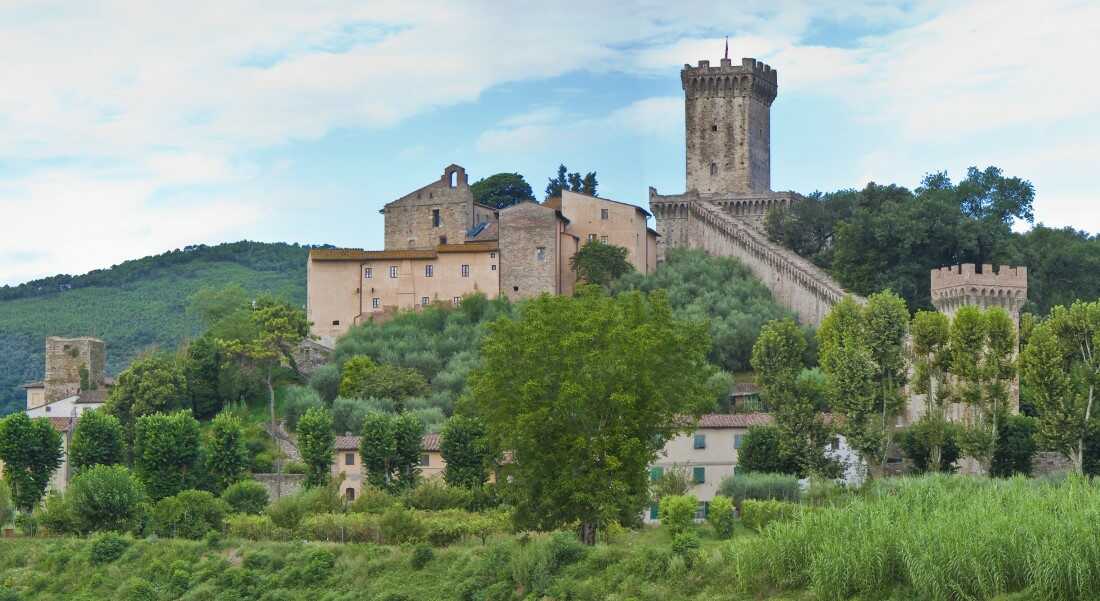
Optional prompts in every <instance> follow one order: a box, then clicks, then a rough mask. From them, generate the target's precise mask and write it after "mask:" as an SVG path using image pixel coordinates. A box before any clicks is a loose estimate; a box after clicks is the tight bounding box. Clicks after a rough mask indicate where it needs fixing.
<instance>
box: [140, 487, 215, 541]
mask: <svg viewBox="0 0 1100 601" xmlns="http://www.w3.org/2000/svg"><path fill="white" fill-rule="evenodd" d="M229 511H230V507H229V504H228V503H226V502H225V501H223V500H221V499H219V498H217V497H215V496H214V495H213V494H211V493H209V492H207V491H205V490H185V491H183V492H181V493H179V494H177V495H174V496H171V497H165V498H163V499H161V500H160V501H157V504H156V506H154V507H153V513H152V516H151V519H150V527H151V528H152V530H153V532H154V533H156V535H157V536H165V537H172V538H190V539H195V540H197V539H200V538H202V537H203V536H205V535H206V533H207V532H209V531H211V530H216V531H220V530H221V529H222V528H223V526H224V525H225V516H226V515H227V514H228V513H229Z"/></svg>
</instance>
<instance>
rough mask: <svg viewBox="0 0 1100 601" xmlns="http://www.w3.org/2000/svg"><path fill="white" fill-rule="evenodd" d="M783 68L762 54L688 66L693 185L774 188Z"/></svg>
mask: <svg viewBox="0 0 1100 601" xmlns="http://www.w3.org/2000/svg"><path fill="white" fill-rule="evenodd" d="M776 75H777V71H775V70H773V69H772V68H771V67H769V66H768V65H765V64H764V63H762V62H758V61H757V60H756V59H752V58H743V59H741V64H740V65H737V66H734V65H733V62H732V61H731V60H730V59H729V58H723V59H722V61H721V64H720V66H718V67H711V66H710V61H706V60H701V61H699V66H698V67H692V66H691V65H684V68H683V70H681V71H680V82H681V84H682V85H683V88H684V115H685V124H686V128H687V129H686V132H685V134H686V135H685V139H686V141H687V190H688V191H691V190H694V191H697V192H699V193H700V194H714V193H718V194H731V193H732V194H757V193H762V192H768V191H770V190H771V106H772V101H774V100H775V95H776V93H777V92H778V84H777V77H776Z"/></svg>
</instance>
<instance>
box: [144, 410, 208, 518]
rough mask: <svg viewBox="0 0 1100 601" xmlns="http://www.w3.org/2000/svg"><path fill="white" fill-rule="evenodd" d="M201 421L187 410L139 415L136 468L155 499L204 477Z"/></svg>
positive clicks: (196, 483) (175, 491) (193, 485)
mask: <svg viewBox="0 0 1100 601" xmlns="http://www.w3.org/2000/svg"><path fill="white" fill-rule="evenodd" d="M201 468H202V450H201V447H200V433H199V422H198V421H196V420H195V418H193V417H191V414H190V413H189V412H187V411H178V412H176V413H169V414H166V413H154V414H153V415H144V416H142V417H139V418H138V419H137V424H136V426H135V428H134V471H135V472H136V473H137V475H138V477H139V478H141V481H142V482H143V483H144V484H145V489H146V491H147V492H148V493H149V497H150V498H151V499H153V500H154V501H156V500H159V499H163V498H164V497H170V496H172V495H174V494H176V493H178V492H180V491H182V490H187V489H189V488H195V487H196V486H198V485H200V484H201V480H202V476H203V474H202V469H201Z"/></svg>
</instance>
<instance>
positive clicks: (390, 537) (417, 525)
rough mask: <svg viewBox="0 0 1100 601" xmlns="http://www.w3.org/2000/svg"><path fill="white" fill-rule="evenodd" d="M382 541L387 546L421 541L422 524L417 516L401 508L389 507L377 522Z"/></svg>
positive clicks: (423, 532) (423, 529) (422, 536)
mask: <svg viewBox="0 0 1100 601" xmlns="http://www.w3.org/2000/svg"><path fill="white" fill-rule="evenodd" d="M378 528H379V530H380V531H381V533H382V539H383V540H384V541H385V542H386V543H388V544H401V543H407V542H413V541H418V540H422V539H423V538H424V534H425V528H424V523H423V522H422V521H421V520H420V518H419V517H417V515H416V514H415V513H413V512H411V511H409V510H408V509H405V508H403V507H396V506H395V507H390V508H389V509H387V510H386V511H385V513H383V514H382V517H381V518H379V520H378Z"/></svg>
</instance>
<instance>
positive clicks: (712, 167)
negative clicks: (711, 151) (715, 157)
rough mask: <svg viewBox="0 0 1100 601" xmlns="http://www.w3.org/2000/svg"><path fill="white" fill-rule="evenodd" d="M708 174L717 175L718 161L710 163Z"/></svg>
mask: <svg viewBox="0 0 1100 601" xmlns="http://www.w3.org/2000/svg"><path fill="white" fill-rule="evenodd" d="M710 174H711V175H718V163H711V164H710Z"/></svg>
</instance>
